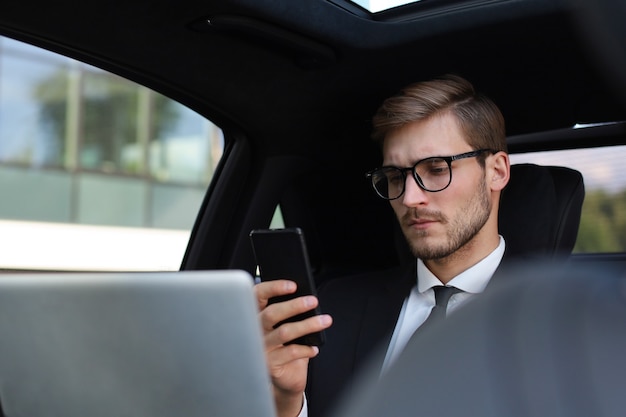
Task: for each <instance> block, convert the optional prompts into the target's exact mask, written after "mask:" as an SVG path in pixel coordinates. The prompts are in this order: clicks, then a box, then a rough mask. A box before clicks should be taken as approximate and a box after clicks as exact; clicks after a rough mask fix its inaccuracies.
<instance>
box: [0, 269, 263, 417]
mask: <svg viewBox="0 0 626 417" xmlns="http://www.w3.org/2000/svg"><path fill="white" fill-rule="evenodd" d="M252 283H253V281H252V277H251V276H250V275H249V274H247V273H246V272H243V271H234V270H232V271H203V272H199V271H198V272H176V273H169V272H163V273H68V274H50V275H19V274H17V275H0V402H1V405H2V411H3V412H4V415H8V416H29V417H39V416H63V417H85V416H90V417H99V416H102V417H105V416H106V417H115V416H120V417H121V416H129V417H141V416H146V417H160V416H163V417H165V416H167V417H172V416H189V417H191V416H202V417H207V416H216V417H231V416H232V417H242V416H259V417H265V416H268V417H270V416H271V417H274V416H275V410H274V405H273V401H272V399H271V398H272V397H271V394H270V381H269V377H268V374H267V368H266V365H265V359H264V353H263V347H262V336H261V330H260V328H259V325H258V321H257V320H258V319H257V312H256V301H255V299H254V297H253V293H252Z"/></svg>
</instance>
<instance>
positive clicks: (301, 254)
mask: <svg viewBox="0 0 626 417" xmlns="http://www.w3.org/2000/svg"><path fill="white" fill-rule="evenodd" d="M250 240H251V242H252V249H253V250H254V256H255V258H256V263H257V265H258V267H259V273H260V276H261V281H271V280H275V279H289V280H291V281H294V282H295V283H296V284H297V286H298V289H297V290H296V292H295V293H293V294H288V295H284V296H279V297H274V298H271V299H270V300H269V303H270V304H272V303H277V302H281V301H286V300H290V299H293V298H296V297H300V296H303V295H315V296H316V295H317V293H316V291H315V282H314V281H313V275H312V272H311V265H310V263H309V256H308V252H307V249H306V243H305V240H304V233H303V232H302V230H301V229H300V228H298V227H291V228H286V229H256V230H253V231H252V232H250ZM318 314H321V311H320V308H319V306H318V307H317V308H315V309H314V310H310V311H307V312H305V313H302V314H298V315H296V316H294V317H291V318H289V319H287V320H284V321H282V322H280V323H278V324H277V325H276V326H275V327H278V326H280V325H281V324H283V323H286V322H294V321H300V320H304V319H305V318H308V317H311V316H315V315H318ZM324 341H325V335H324V332H323V331H322V332H317V333H312V334H309V335H306V336H303V337H300V338H297V339H295V340H292V341H290V342H288V343H286V344H292V343H296V344H301V345H309V346H321V345H323V344H324Z"/></svg>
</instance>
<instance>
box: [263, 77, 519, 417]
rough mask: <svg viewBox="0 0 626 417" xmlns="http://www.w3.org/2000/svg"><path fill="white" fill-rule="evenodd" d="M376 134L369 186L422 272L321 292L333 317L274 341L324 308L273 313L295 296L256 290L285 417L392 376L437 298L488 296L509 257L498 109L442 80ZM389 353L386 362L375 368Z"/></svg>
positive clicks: (398, 107) (412, 94)
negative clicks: (502, 229) (320, 342)
mask: <svg viewBox="0 0 626 417" xmlns="http://www.w3.org/2000/svg"><path fill="white" fill-rule="evenodd" d="M373 125H374V133H373V137H374V139H375V140H378V141H379V142H381V145H382V153H383V164H382V166H383V167H382V168H379V169H377V170H374V171H372V172H370V173H368V177H370V178H371V181H372V184H373V186H374V189H375V191H376V192H377V193H378V195H379V196H380V197H382V198H384V199H387V200H389V201H390V204H391V206H392V208H393V210H394V212H395V214H396V216H397V218H398V221H399V223H400V226H401V229H402V231H403V233H404V236H405V238H406V241H407V243H408V245H409V247H410V249H411V251H412V253H413V255H414V256H415V258H417V261H415V260H413V261H412V262H410V265H409V266H408V267H402V268H399V269H398V270H395V271H385V272H379V273H373V274H369V275H366V276H359V277H353V278H341V279H337V280H333V281H330V282H329V283H328V284H327V285H326V286H324V287H323V288H321V289H320V292H319V298H320V300H321V302H322V306H323V309H324V311H325V312H326V313H328V314H324V315H321V316H317V317H313V318H309V319H307V320H304V321H301V322H298V323H292V324H285V325H282V326H280V327H278V328H277V329H274V328H273V326H274V325H275V324H276V323H278V322H280V321H282V320H283V319H285V318H288V317H291V316H294V315H296V314H298V313H301V312H304V311H307V310H310V309H312V308H314V307H315V306H316V305H317V303H318V300H317V299H316V298H315V297H302V298H298V299H294V300H292V301H288V302H284V303H277V304H273V305H271V306H267V300H268V299H269V298H271V297H274V296H277V295H283V294H288V293H291V292H293V291H294V290H295V284H293V283H292V282H289V281H275V282H269V283H262V284H259V285H257V286H256V293H257V298H258V300H259V306H260V308H261V313H260V318H261V323H262V326H263V329H264V332H265V343H266V351H267V358H268V363H269V368H270V374H271V377H272V383H273V389H274V395H275V400H276V405H277V409H278V412H279V415H280V416H298V415H307V413H308V415H309V416H311V417H318V416H322V415H325V414H326V413H327V412H328V411H329V410H330V409H332V407H333V406H334V405H335V402H336V400H337V398H338V396H339V395H341V394H342V393H345V391H346V390H348V389H349V387H350V383H351V380H352V379H353V377H354V375H355V374H357V373H358V372H359V371H360V369H361V368H362V367H363V366H364V365H365V364H370V363H372V361H378V362H377V363H378V365H379V366H380V367H381V369H384V368H385V367H387V366H388V365H389V363H391V362H392V361H393V360H394V359H395V357H396V356H397V354H398V353H399V352H400V351H401V350H402V348H403V347H404V346H405V344H406V343H407V342H408V340H409V339H410V337H411V335H412V334H413V333H414V332H415V330H416V329H417V328H419V327H420V326H421V325H422V324H423V323H424V322H425V320H426V319H427V317H428V316H429V314H430V311H431V310H432V309H433V307H434V305H435V295H434V293H435V290H434V289H433V288H434V287H441V286H450V287H454V288H455V289H456V290H460V292H459V293H456V294H454V295H452V297H451V298H450V300H449V303H448V307H449V308H448V310H447V311H451V310H453V309H454V308H456V307H458V305H459V304H461V303H463V302H464V301H465V300H467V299H468V298H469V297H472V296H473V295H474V294H477V293H480V292H482V291H483V290H484V288H485V287H486V285H487V283H488V282H489V280H490V279H491V277H492V275H493V274H494V272H495V271H496V269H497V268H498V266H499V264H500V261H501V260H502V257H503V255H504V247H505V243H504V239H503V238H502V237H501V236H500V235H499V234H498V207H499V200H500V193H501V191H502V190H503V189H504V187H505V186H506V184H507V183H508V181H509V172H510V163H509V157H508V154H507V149H506V137H505V129H504V119H503V117H502V114H501V113H500V111H499V110H498V108H497V107H496V106H495V104H493V102H491V101H490V100H489V99H487V98H486V97H484V96H481V95H479V94H476V92H475V91H474V88H473V87H472V85H471V84H470V83H469V82H467V81H466V80H464V79H462V78H460V77H457V76H445V77H442V78H439V79H435V80H432V81H426V82H422V83H417V84H413V85H410V86H408V87H406V88H405V89H404V90H403V91H402V92H401V93H400V94H398V95H396V96H393V97H391V98H389V99H387V100H386V101H385V102H384V103H383V105H382V106H381V107H380V109H379V110H378V111H377V113H376V114H375V116H374V118H373ZM444 309H445V307H444ZM333 323H334V324H333ZM331 324H332V327H331ZM323 329H327V330H326V331H327V343H326V345H325V346H324V347H323V348H322V351H321V353H320V352H319V350H318V349H317V348H315V347H310V346H301V345H286V346H285V345H283V343H285V342H287V341H289V340H292V339H294V338H295V337H298V336H301V335H305V334H308V333H312V332H315V331H319V330H323ZM381 344H382V345H383V346H384V347H385V349H384V350H385V355H382V356H381V357H380V358H378V356H379V355H375V353H376V352H377V348H378V346H379V345H381ZM318 353H319V355H318ZM315 356H318V357H317V358H316V359H315V360H313V361H311V363H310V364H309V359H311V358H313V357H315ZM309 365H310V366H309ZM307 379H308V381H307ZM305 386H306V391H307V394H306V396H304V390H305Z"/></svg>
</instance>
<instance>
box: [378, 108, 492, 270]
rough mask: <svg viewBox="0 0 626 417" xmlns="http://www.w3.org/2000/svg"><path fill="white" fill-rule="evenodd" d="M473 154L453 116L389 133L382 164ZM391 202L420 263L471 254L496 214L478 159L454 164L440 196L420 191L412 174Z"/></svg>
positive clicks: (438, 116) (435, 118)
mask: <svg viewBox="0 0 626 417" xmlns="http://www.w3.org/2000/svg"><path fill="white" fill-rule="evenodd" d="M472 150H473V149H471V148H470V146H469V145H468V144H467V142H466V141H465V139H464V137H463V134H462V132H461V130H460V129H459V127H458V125H457V123H456V120H455V119H454V117H453V116H452V115H451V114H449V113H444V114H441V115H437V116H435V117H432V118H430V119H428V120H425V121H420V122H413V123H410V124H408V125H406V126H404V127H402V128H400V129H397V130H395V131H392V132H390V133H389V134H388V135H387V136H386V138H385V141H384V144H383V157H384V161H383V165H393V166H397V167H410V166H412V165H413V164H415V162H417V161H418V160H421V159H424V158H428V157H432V156H451V155H457V154H461V153H465V152H470V151H472ZM390 203H391V206H392V208H393V210H394V211H395V213H396V216H397V217H398V220H399V222H400V225H401V227H402V231H403V233H404V235H405V237H406V239H407V241H408V243H409V246H410V248H411V251H412V252H413V254H414V255H415V256H416V257H418V258H421V259H422V260H431V259H442V258H446V257H447V256H449V255H451V254H452V253H455V252H457V251H458V250H459V249H460V248H466V249H470V248H471V246H472V245H471V243H472V242H474V241H475V240H477V236H479V235H480V232H481V230H482V228H483V226H484V225H485V223H486V222H487V220H488V219H489V215H490V213H491V209H492V203H491V195H490V192H489V190H488V188H487V185H486V180H485V171H484V169H483V168H482V167H481V166H480V165H479V163H478V161H477V160H476V158H467V159H460V160H457V161H452V182H451V183H450V185H449V186H448V188H446V189H445V190H443V191H439V192H436V193H432V192H428V191H424V190H422V189H421V188H419V187H418V185H417V183H416V182H415V180H414V179H413V176H412V175H410V174H408V175H407V179H406V184H405V191H404V194H403V195H402V196H401V197H400V198H398V199H396V200H391V202H390Z"/></svg>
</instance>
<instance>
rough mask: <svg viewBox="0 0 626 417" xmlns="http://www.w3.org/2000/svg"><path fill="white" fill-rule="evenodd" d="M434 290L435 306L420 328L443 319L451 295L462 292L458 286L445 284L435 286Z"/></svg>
mask: <svg viewBox="0 0 626 417" xmlns="http://www.w3.org/2000/svg"><path fill="white" fill-rule="evenodd" d="M433 291H435V306H434V307H433V309H432V310H430V315H429V316H428V318H426V321H425V322H424V324H422V325H421V326H420V329H421V328H422V327H426V326H431V325H432V324H433V323H436V322H438V321H441V320H443V319H444V318H445V317H446V308H447V307H448V301H449V300H450V297H452V296H453V295H454V294H456V293H458V292H461V290H459V289H458V288H455V287H445V286H443V285H438V286H436V287H433Z"/></svg>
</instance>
